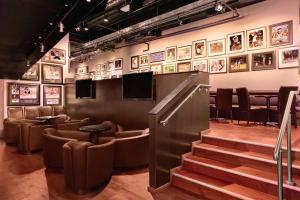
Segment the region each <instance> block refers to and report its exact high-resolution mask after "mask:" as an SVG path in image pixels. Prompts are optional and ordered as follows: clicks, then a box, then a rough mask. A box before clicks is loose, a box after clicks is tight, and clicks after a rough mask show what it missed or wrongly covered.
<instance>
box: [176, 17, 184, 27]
mask: <svg viewBox="0 0 300 200" xmlns="http://www.w3.org/2000/svg"><path fill="white" fill-rule="evenodd" d="M177 21H178V24H179V25H180V26H181V25H182V24H183V22H182V20H181V19H180V18H179V17H178V18H177Z"/></svg>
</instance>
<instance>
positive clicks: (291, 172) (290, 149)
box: [286, 113, 295, 185]
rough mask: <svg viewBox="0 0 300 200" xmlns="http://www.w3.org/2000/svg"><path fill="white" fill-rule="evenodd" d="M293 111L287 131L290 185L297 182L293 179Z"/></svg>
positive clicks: (288, 182) (289, 117)
mask: <svg viewBox="0 0 300 200" xmlns="http://www.w3.org/2000/svg"><path fill="white" fill-rule="evenodd" d="M291 123H292V122H291V113H289V115H288V123H287V125H286V131H287V154H288V163H287V168H288V180H287V184H289V185H295V182H294V180H293V171H292V170H293V163H292V162H293V161H292V131H291V126H292V124H291Z"/></svg>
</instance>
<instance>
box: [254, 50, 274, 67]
mask: <svg viewBox="0 0 300 200" xmlns="http://www.w3.org/2000/svg"><path fill="white" fill-rule="evenodd" d="M275 62H276V60H275V52H274V51H268V52H262V53H253V54H252V66H251V70H252V71H260V70H269V69H276V63H275Z"/></svg>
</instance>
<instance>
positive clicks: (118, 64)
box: [115, 58, 123, 70]
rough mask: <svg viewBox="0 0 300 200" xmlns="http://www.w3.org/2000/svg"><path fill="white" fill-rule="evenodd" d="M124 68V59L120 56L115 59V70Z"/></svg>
mask: <svg viewBox="0 0 300 200" xmlns="http://www.w3.org/2000/svg"><path fill="white" fill-rule="evenodd" d="M120 69H123V59H122V58H119V59H116V60H115V70H120Z"/></svg>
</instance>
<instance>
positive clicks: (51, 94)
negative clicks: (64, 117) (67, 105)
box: [43, 85, 62, 106]
mask: <svg viewBox="0 0 300 200" xmlns="http://www.w3.org/2000/svg"><path fill="white" fill-rule="evenodd" d="M61 103H62V87H61V86H56V85H55V86H53V85H44V87H43V105H44V106H53V105H61Z"/></svg>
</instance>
